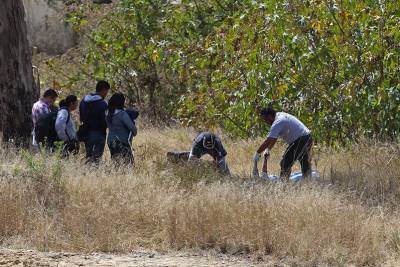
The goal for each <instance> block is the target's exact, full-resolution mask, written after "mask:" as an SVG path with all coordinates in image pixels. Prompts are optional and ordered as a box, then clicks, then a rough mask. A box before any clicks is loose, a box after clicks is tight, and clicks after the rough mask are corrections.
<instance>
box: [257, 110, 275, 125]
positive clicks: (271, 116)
mask: <svg viewBox="0 0 400 267" xmlns="http://www.w3.org/2000/svg"><path fill="white" fill-rule="evenodd" d="M260 116H261V118H262V119H263V120H264V121H265V122H266V123H267V124H268V125H272V123H274V121H275V116H276V111H275V110H274V109H273V108H263V109H262V110H261V111H260Z"/></svg>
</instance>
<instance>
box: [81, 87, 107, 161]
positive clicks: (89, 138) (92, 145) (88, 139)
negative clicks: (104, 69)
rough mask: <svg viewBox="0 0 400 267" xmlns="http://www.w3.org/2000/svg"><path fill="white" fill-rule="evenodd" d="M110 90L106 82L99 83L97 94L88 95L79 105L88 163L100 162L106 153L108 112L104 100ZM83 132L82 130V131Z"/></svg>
mask: <svg viewBox="0 0 400 267" xmlns="http://www.w3.org/2000/svg"><path fill="white" fill-rule="evenodd" d="M109 90H110V85H109V83H108V82H106V81H99V82H98V83H97V85H96V93H95V94H90V95H87V96H85V97H84V98H83V100H82V101H81V103H80V105H79V115H80V121H81V123H82V126H83V127H82V126H81V127H82V128H84V129H85V130H84V132H85V134H84V135H85V137H84V139H83V140H84V142H85V149H86V159H87V162H95V163H97V162H99V160H100V159H101V157H102V156H103V153H104V147H105V144H106V136H107V123H106V110H107V102H106V101H105V100H104V98H105V97H106V96H107V94H108V92H109ZM80 131H81V129H80Z"/></svg>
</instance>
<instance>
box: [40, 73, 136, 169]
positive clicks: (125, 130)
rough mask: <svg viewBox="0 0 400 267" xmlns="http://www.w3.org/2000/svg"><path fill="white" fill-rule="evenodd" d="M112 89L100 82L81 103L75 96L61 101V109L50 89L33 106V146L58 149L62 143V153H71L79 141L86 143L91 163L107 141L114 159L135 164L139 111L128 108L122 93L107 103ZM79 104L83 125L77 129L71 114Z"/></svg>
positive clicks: (96, 161)
mask: <svg viewBox="0 0 400 267" xmlns="http://www.w3.org/2000/svg"><path fill="white" fill-rule="evenodd" d="M109 91H110V85H109V83H108V82H106V81H99V82H98V83H97V85H96V92H95V93H93V94H89V95H87V96H85V97H84V98H83V99H82V101H81V102H80V103H79V101H78V98H77V97H76V96H75V95H69V96H67V97H66V98H65V99H63V100H61V101H60V102H59V108H58V107H57V106H56V105H55V103H56V100H57V98H58V94H57V92H56V91H55V90H53V89H47V90H46V91H45V92H44V94H43V97H42V98H41V99H39V101H37V102H36V103H35V104H34V105H33V107H32V121H33V126H34V130H33V132H32V135H33V145H35V146H40V145H42V146H45V147H47V148H50V149H51V150H54V149H55V148H56V146H57V144H61V147H62V148H61V149H62V154H63V155H64V156H68V155H69V154H71V153H75V154H76V153H77V152H78V151H79V142H84V143H85V150H86V160H87V162H94V163H98V162H99V160H100V158H101V157H102V155H103V153H104V148H105V144H106V143H107V144H108V147H109V149H110V153H111V157H112V159H115V160H118V161H123V162H124V163H126V164H130V163H133V151H132V147H131V142H132V138H133V137H134V136H136V134H137V128H136V123H135V120H136V119H137V117H138V115H139V113H138V111H136V110H135V109H125V96H124V95H123V94H122V93H115V94H113V95H112V96H111V98H110V99H109V101H108V103H107V102H106V101H105V100H104V99H105V98H106V96H107V95H108V93H109ZM78 107H79V120H80V126H79V128H76V124H75V122H74V120H73V116H71V113H72V112H73V111H75V110H76V109H78ZM107 129H108V137H107Z"/></svg>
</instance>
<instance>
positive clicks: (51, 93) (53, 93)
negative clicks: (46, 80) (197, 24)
mask: <svg viewBox="0 0 400 267" xmlns="http://www.w3.org/2000/svg"><path fill="white" fill-rule="evenodd" d="M57 96H58V94H57V92H56V90H54V89H51V88H48V89H47V90H46V91H44V93H43V97H44V98H47V97H51V98H56V97H57Z"/></svg>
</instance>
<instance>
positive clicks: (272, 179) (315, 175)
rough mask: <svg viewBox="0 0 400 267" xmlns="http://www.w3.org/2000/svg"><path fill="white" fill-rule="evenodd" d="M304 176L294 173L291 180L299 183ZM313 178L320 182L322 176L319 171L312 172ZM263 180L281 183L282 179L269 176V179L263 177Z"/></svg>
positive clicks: (276, 176)
mask: <svg viewBox="0 0 400 267" xmlns="http://www.w3.org/2000/svg"><path fill="white" fill-rule="evenodd" d="M303 178H304V177H303V174H302V173H301V172H294V173H292V174H291V175H290V177H289V180H290V181H292V182H298V181H300V180H303ZM311 178H312V179H314V180H318V179H319V178H320V175H319V173H318V172H317V171H312V172H311ZM262 179H263V180H268V181H279V180H280V178H279V176H278V175H268V178H266V177H263V178H262Z"/></svg>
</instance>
